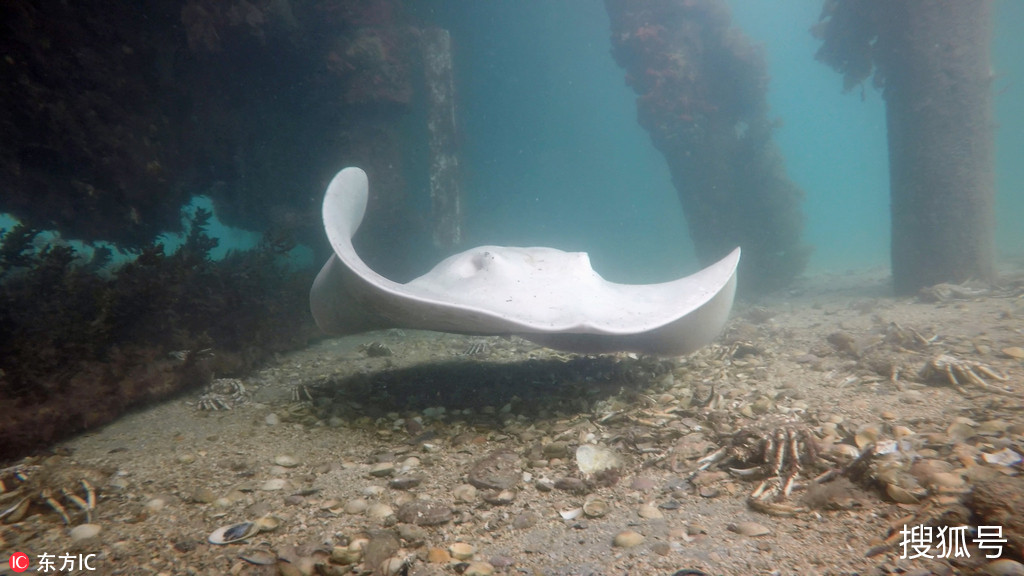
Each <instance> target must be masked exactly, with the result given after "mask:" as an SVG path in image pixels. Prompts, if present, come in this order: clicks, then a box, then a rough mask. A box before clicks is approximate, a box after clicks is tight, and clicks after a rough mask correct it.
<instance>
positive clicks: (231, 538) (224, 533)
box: [206, 522, 260, 545]
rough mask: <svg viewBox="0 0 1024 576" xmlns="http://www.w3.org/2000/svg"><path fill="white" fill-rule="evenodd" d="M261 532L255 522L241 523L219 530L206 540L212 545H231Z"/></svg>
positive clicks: (222, 527)
mask: <svg viewBox="0 0 1024 576" xmlns="http://www.w3.org/2000/svg"><path fill="white" fill-rule="evenodd" d="M259 531H260V527H259V526H257V525H256V523H255V522H241V523H239V524H231V525H229V526H221V527H220V528H217V529H216V530H214V531H213V532H211V533H210V535H209V536H208V537H207V538H206V541H207V542H209V543H210V544H217V545H221V544H231V543H233V542H241V541H242V540H247V539H249V538H252V537H253V536H255V535H256V534H258V533H259Z"/></svg>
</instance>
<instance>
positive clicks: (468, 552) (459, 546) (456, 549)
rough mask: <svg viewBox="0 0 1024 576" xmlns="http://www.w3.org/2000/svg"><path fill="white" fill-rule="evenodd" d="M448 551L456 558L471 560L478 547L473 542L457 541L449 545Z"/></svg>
mask: <svg viewBox="0 0 1024 576" xmlns="http://www.w3.org/2000/svg"><path fill="white" fill-rule="evenodd" d="M448 551H449V552H450V553H451V555H452V558H455V559H456V560H469V559H470V558H472V557H473V554H476V548H474V547H473V545H472V544H467V543H465V542H456V543H454V544H452V545H451V546H449V547H448Z"/></svg>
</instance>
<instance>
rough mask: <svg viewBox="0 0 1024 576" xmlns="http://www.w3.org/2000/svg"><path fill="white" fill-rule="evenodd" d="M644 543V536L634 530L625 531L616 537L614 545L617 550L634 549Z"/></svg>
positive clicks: (613, 541)
mask: <svg viewBox="0 0 1024 576" xmlns="http://www.w3.org/2000/svg"><path fill="white" fill-rule="evenodd" d="M643 542H644V535H643V534H641V533H639V532H636V531H634V530H623V531H622V532H619V533H618V534H616V535H615V538H614V539H613V540H612V545H613V546H615V547H616V548H632V547H634V546H639V545H640V544H643Z"/></svg>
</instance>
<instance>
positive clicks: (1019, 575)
mask: <svg viewBox="0 0 1024 576" xmlns="http://www.w3.org/2000/svg"><path fill="white" fill-rule="evenodd" d="M982 572H983V573H984V574H989V575H990V576H1024V564H1021V563H1020V562H1017V561H1016V560H1010V559H1009V558H1000V559H999V560H993V561H992V562H989V563H988V564H986V565H985V567H984V568H982Z"/></svg>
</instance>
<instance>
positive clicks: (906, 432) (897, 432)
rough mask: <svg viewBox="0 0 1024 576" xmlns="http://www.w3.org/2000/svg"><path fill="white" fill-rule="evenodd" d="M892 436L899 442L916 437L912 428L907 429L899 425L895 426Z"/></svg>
mask: <svg viewBox="0 0 1024 576" xmlns="http://www.w3.org/2000/svg"><path fill="white" fill-rule="evenodd" d="M892 435H893V436H894V437H895V438H896V439H897V440H899V439H900V438H906V437H907V436H913V435H914V431H913V430H911V429H910V428H907V427H906V426H900V425H897V426H893V427H892Z"/></svg>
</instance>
